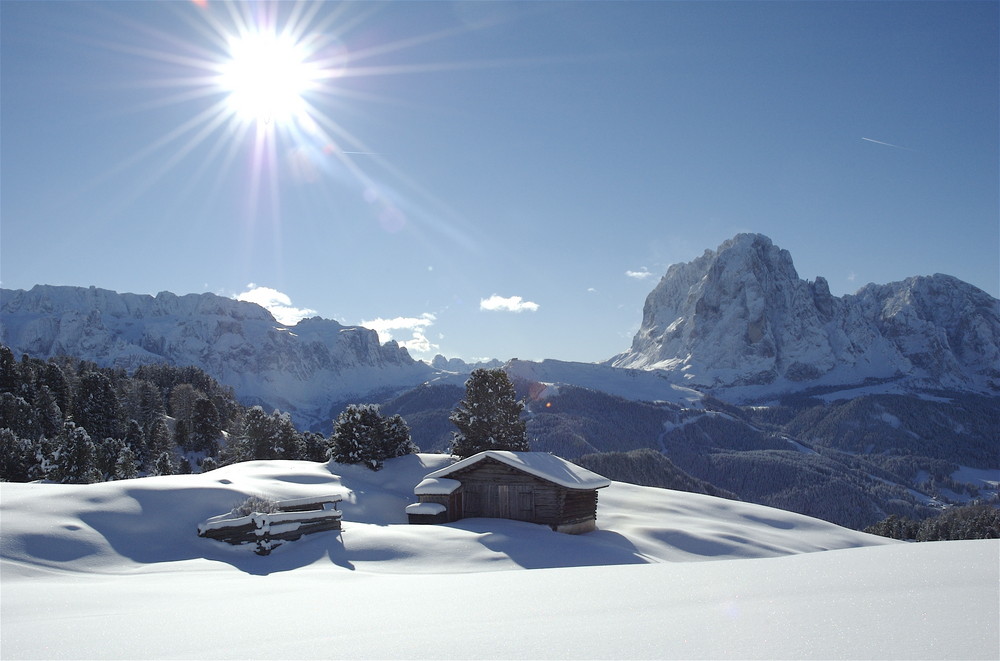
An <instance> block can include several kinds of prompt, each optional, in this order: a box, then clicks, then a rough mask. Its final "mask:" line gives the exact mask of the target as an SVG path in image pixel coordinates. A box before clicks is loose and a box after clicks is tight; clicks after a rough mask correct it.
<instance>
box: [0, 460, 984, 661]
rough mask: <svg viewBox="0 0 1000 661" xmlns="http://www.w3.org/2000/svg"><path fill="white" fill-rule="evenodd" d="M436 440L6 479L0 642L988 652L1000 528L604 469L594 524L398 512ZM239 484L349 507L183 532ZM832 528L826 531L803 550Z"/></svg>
mask: <svg viewBox="0 0 1000 661" xmlns="http://www.w3.org/2000/svg"><path fill="white" fill-rule="evenodd" d="M450 462H451V459H450V458H449V457H445V456H441V455H426V454H424V455H410V456H406V457H400V458H398V459H392V460H389V461H387V462H386V465H385V468H384V469H383V470H382V471H379V472H378V473H373V472H371V471H369V470H367V469H366V468H363V467H359V466H343V465H338V464H333V463H331V464H319V463H310V462H292V461H256V462H248V463H244V464H237V465H234V466H227V467H224V468H220V469H218V470H215V471H211V472H209V473H206V474H204V475H185V476H172V477H155V478H145V479H141V480H124V481H121V482H111V483H104V484H94V485H79V486H70V485H54V484H12V483H4V484H0V523H2V535H0V571H2V574H0V576H2V582H3V599H2V600H0V622H2V626H3V636H2V637H0V658H4V659H21V658H51V659H78V658H129V659H143V658H152V659H159V658H218V659H226V658H234V659H236V658H256V659H265V658H266V659H272V658H273V659H296V658H330V657H331V656H333V657H337V658H345V659H350V658H382V659H392V658H406V659H420V658H433V659H457V658H462V659H488V658H502V659H582V658H634V659H642V658H655V659H671V658H801V659H808V658H817V659H827V658H962V659H975V658H983V659H995V658H997V656H998V652H1000V643H998V633H997V631H998V625H997V623H998V621H1000V617H998V604H1000V595H998V585H1000V576H998V571H1000V562H998V560H1000V543H998V542H997V541H996V540H983V541H976V542H936V543H926V544H904V543H899V542H893V541H890V540H886V539H882V538H878V537H872V536H870V535H865V534H863V533H859V532H855V531H851V530H846V529H844V528H840V527H838V526H835V525H833V524H829V523H826V522H823V521H819V520H816V519H811V518H809V517H805V516H801V515H797V514H790V513H787V512H783V511H780V510H775V509H771V508H767V507H762V506H758V505H751V504H747V503H740V502H734V501H727V500H721V499H718V498H712V497H710V496H701V495H695V494H688V493H681V492H675V491H667V490H663V489H654V488H648V487H638V486H634V485H629V484H623V483H618V482H615V483H612V484H611V486H609V487H608V488H606V489H602V490H601V492H600V501H599V502H600V505H599V508H598V526H599V528H600V529H599V530H596V531H593V532H590V533H587V534H584V535H563V534H559V533H556V532H552V531H551V530H549V529H548V528H547V527H545V526H537V525H532V524H529V523H523V522H518V521H503V520H497V519H467V520H464V521H460V522H458V523H455V524H449V525H426V526H411V525H405V520H406V514H405V508H406V506H407V505H408V504H411V503H412V502H413V500H414V496H413V488H414V486H415V485H416V484H418V483H419V482H420V481H421V480H422V479H423V478H424V476H425V475H426V474H428V473H430V472H433V471H435V470H439V469H441V468H444V467H446V466H447V465H449V463H450ZM348 492H349V495H348ZM251 494H258V495H266V496H268V497H271V498H276V499H282V500H291V499H310V498H314V497H319V496H321V495H322V496H326V495H329V494H344V495H345V499H344V501H342V502H341V503H340V506H341V510H342V511H343V519H344V524H343V530H342V531H336V532H335V531H330V532H323V533H317V534H314V535H309V536H307V537H303V538H302V539H299V540H297V541H295V542H290V543H287V544H283V545H282V546H280V547H278V548H277V549H275V550H274V551H273V552H272V553H271V555H269V556H266V557H261V556H257V555H255V554H254V553H253V552H252V549H248V548H243V547H234V546H230V545H228V544H224V543H221V542H215V541H212V540H209V539H204V538H199V537H197V535H196V526H197V523H198V522H199V521H201V520H204V519H206V518H208V517H210V516H213V515H218V514H221V513H224V512H225V511H226V510H228V509H230V508H231V507H232V506H233V505H235V504H237V503H239V502H241V501H242V500H243V499H245V498H246V497H247V496H248V495H251ZM824 549H839V550H835V551H829V552H825V553H810V551H821V550H824ZM726 559H731V560H733V561H728V562H727V561H725V560H726ZM692 560H695V561H698V560H716V562H687V561H692ZM720 560H721V561H720ZM524 569H542V571H523V570H524ZM289 570H295V571H289ZM495 570H511V571H495ZM519 570H520V571H519ZM178 605H183V607H178ZM442 605H455V606H457V610H458V614H459V619H458V620H456V621H460V622H461V626H446V625H444V624H443V622H444V621H446V619H447V618H448V617H449V615H450V613H447V612H445V611H444V610H443V609H441V608H438V609H437V610H436V612H434V613H433V615H430V616H428V610H429V609H428V607H429V606H442ZM452 619H454V618H452ZM122 631H127V632H128V633H129V635H118V634H120V632H122ZM109 632H114V633H113V634H112V635H109Z"/></svg>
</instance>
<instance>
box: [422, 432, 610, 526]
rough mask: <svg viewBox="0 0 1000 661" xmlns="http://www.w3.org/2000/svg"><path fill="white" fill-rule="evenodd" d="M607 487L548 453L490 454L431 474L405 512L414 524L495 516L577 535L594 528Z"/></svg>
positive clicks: (598, 478) (603, 480)
mask: <svg viewBox="0 0 1000 661" xmlns="http://www.w3.org/2000/svg"><path fill="white" fill-rule="evenodd" d="M609 484H611V481H610V480H608V479H607V478H604V477H601V476H600V475H598V474H597V473H593V472H591V471H589V470H587V469H586V468H582V467H580V466H577V465H576V464H573V463H570V462H568V461H566V460H565V459H561V458H560V457H556V456H555V455H551V454H548V453H547V452H509V451H504V450H487V451H486V452H480V453H479V454H476V455H473V456H471V457H468V458H466V459H462V460H461V461H459V462H457V463H454V464H452V465H451V466H448V467H446V468H442V469H440V470H436V471H434V472H433V473H428V475H427V476H426V477H425V478H424V480H423V481H422V482H420V484H418V485H417V486H416V488H415V489H414V490H413V492H414V494H416V496H417V498H418V499H419V502H416V503H413V504H412V505H409V506H408V507H407V508H406V513H407V516H408V519H409V522H410V523H449V522H451V521H457V520H459V519H466V518H471V517H491V518H498V519H515V520H517V521H529V522H531V523H540V524H544V525H547V526H549V527H550V528H552V529H553V530H556V531H559V532H566V533H573V534H576V533H583V532H588V531H590V530H593V529H594V528H595V527H596V521H597V490H598V489H602V488H604V487H606V486H608V485H609Z"/></svg>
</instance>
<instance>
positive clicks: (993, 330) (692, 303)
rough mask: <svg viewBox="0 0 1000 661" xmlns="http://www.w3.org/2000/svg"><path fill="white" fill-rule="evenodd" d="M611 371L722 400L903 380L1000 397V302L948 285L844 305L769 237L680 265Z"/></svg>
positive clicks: (920, 281) (650, 299)
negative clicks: (719, 394) (660, 376)
mask: <svg viewBox="0 0 1000 661" xmlns="http://www.w3.org/2000/svg"><path fill="white" fill-rule="evenodd" d="M606 364H608V365H611V366H613V367H624V368H632V369H644V370H666V371H668V372H670V373H672V374H673V375H674V376H675V377H677V378H678V381H679V382H681V383H686V384H689V385H691V386H693V387H701V388H704V389H708V390H715V391H718V390H723V391H737V392H738V389H741V388H742V389H747V388H748V387H749V388H751V389H752V388H756V389H757V390H759V391H762V392H779V391H782V390H785V391H792V390H797V389H801V388H803V387H806V386H809V385H833V384H849V383H860V382H864V381H865V380H898V381H903V382H905V383H906V384H907V385H909V386H913V387H916V388H947V389H957V390H970V391H976V392H990V393H995V392H1000V367H997V366H998V365H1000V313H998V301H997V299H994V298H992V297H991V296H990V295H989V294H987V293H986V292H984V291H982V290H980V289H978V288H976V287H974V286H973V285H970V284H968V283H965V282H963V281H961V280H959V279H957V278H954V277H952V276H947V275H941V274H938V275H934V276H915V277H911V278H907V279H905V280H902V281H899V282H895V283H888V284H885V285H876V284H869V285H866V286H864V287H862V288H861V289H859V290H858V292H857V293H855V294H851V295H846V296H843V297H835V296H833V295H832V294H831V293H830V289H829V286H828V284H827V281H826V280H825V279H824V278H822V277H817V278H816V280H814V281H812V282H809V281H806V280H802V279H800V278H799V277H798V273H797V272H796V270H795V267H794V265H793V263H792V258H791V255H790V253H789V252H788V251H787V250H783V249H781V248H779V247H777V246H776V245H774V243H773V242H772V241H771V240H770V239H769V238H768V237H766V236H764V235H761V234H740V235H737V236H736V237H734V238H732V239H730V240H728V241H726V242H724V243H723V244H722V245H720V246H719V248H718V249H717V250H715V251H712V250H706V251H705V252H704V253H703V254H702V255H701V256H700V257H698V258H697V259H695V260H693V261H691V262H687V263H684V264H675V265H673V266H671V267H670V268H669V269H668V270H667V273H666V274H665V275H664V276H663V278H661V280H660V282H659V283H658V284H657V285H656V287H654V289H653V290H652V291H651V292H650V294H649V295H648V296H647V298H646V302H645V305H644V307H643V319H642V323H641V325H640V328H639V331H638V332H637V333H636V335H635V337H634V338H633V342H632V346H631V347H630V348H629V349H628V350H626V351H625V352H623V353H621V354H618V355H617V356H614V357H612V358H611V359H609V360H608V361H606Z"/></svg>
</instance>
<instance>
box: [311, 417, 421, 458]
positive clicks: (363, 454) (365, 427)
mask: <svg viewBox="0 0 1000 661" xmlns="http://www.w3.org/2000/svg"><path fill="white" fill-rule="evenodd" d="M417 450H418V448H417V446H416V445H414V444H413V442H412V441H411V440H410V428H409V427H407V426H406V423H405V422H404V421H403V419H402V418H401V417H399V416H398V415H394V416H392V417H391V418H388V419H386V418H385V417H383V415H382V413H381V411H380V410H379V406H378V404H351V405H350V406H348V407H347V408H346V409H344V411H342V412H341V414H340V415H339V416H338V417H337V420H336V421H335V422H334V427H333V436H332V437H331V438H330V458H331V459H333V460H334V461H336V462H338V463H342V464H364V465H366V466H368V468H370V469H371V470H373V471H377V470H381V468H382V466H383V464H384V462H385V460H386V459H391V458H393V457H401V456H403V455H404V454H409V453H411V452H416V451H417Z"/></svg>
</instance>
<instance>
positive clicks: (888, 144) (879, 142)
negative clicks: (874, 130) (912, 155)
mask: <svg viewBox="0 0 1000 661" xmlns="http://www.w3.org/2000/svg"><path fill="white" fill-rule="evenodd" d="M861 139H862V140H867V141H868V142H874V143H875V144H876V145H885V146H886V147H895V148H896V149H905V150H906V151H915V150H913V149H910V148H909V147H903V146H902V145H894V144H892V143H891V142H882V141H881V140H872V139H871V138H861Z"/></svg>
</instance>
